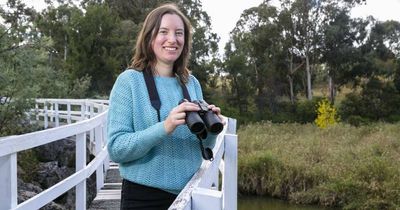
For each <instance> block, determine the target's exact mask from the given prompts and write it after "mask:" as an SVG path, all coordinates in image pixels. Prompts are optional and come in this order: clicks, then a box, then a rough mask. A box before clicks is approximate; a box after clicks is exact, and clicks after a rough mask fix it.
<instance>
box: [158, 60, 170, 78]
mask: <svg viewBox="0 0 400 210" xmlns="http://www.w3.org/2000/svg"><path fill="white" fill-rule="evenodd" d="M155 68H156V69H155V70H156V72H157V74H158V75H159V76H161V77H173V76H174V73H173V71H172V68H173V66H172V65H165V64H160V63H157V65H156V67H155Z"/></svg>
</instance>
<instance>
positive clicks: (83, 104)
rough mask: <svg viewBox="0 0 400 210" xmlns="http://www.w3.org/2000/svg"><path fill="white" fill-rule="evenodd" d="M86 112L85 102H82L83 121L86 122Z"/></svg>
mask: <svg viewBox="0 0 400 210" xmlns="http://www.w3.org/2000/svg"><path fill="white" fill-rule="evenodd" d="M85 112H86V106H85V102H82V104H81V120H85Z"/></svg>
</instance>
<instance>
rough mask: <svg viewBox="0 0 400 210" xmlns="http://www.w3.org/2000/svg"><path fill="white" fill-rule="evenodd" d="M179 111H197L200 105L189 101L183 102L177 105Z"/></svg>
mask: <svg viewBox="0 0 400 210" xmlns="http://www.w3.org/2000/svg"><path fill="white" fill-rule="evenodd" d="M178 109H179V112H191V111H199V110H200V107H199V106H197V104H194V103H191V102H184V103H182V104H180V105H179V106H178Z"/></svg>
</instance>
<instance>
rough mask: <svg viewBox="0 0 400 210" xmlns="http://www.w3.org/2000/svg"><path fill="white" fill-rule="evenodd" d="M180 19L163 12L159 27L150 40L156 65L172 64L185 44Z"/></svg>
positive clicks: (183, 30) (182, 25) (183, 29)
mask: <svg viewBox="0 0 400 210" xmlns="http://www.w3.org/2000/svg"><path fill="white" fill-rule="evenodd" d="M184 27H185V26H184V24H183V21H182V19H181V18H180V17H179V16H178V15H176V14H165V15H163V17H162V19H161V24H160V29H159V30H158V32H157V36H156V38H155V39H154V40H153V42H152V47H153V51H154V54H155V56H156V59H157V65H167V66H171V67H172V66H173V65H174V62H175V61H176V60H177V59H178V58H179V56H180V55H181V53H182V49H183V46H184V45H185V28H184Z"/></svg>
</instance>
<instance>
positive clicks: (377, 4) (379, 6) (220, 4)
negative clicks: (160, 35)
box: [0, 0, 400, 54]
mask: <svg viewBox="0 0 400 210" xmlns="http://www.w3.org/2000/svg"><path fill="white" fill-rule="evenodd" d="M6 1H7V0H0V5H1V6H3V5H5V2H6ZM22 1H23V2H26V4H27V5H32V6H34V7H35V8H36V9H38V10H41V9H43V8H45V4H44V1H43V0H35V1H31V0H22ZM262 1H263V0H202V3H203V10H204V11H206V12H207V14H208V15H209V16H210V17H211V27H212V29H213V32H215V33H217V34H218V36H219V37H220V38H221V39H220V42H219V43H218V45H219V49H220V54H222V52H223V49H224V46H225V43H226V42H227V41H228V40H229V33H230V31H231V30H232V29H233V28H234V27H235V25H236V22H237V21H238V20H239V18H240V15H241V14H242V12H243V10H245V9H248V8H250V7H254V6H258V5H259V4H261V2H262ZM275 1H276V0H273V2H275ZM399 10H400V0H367V4H366V5H362V6H357V7H356V8H354V9H353V10H352V16H353V17H367V16H369V15H372V16H374V17H375V18H376V19H378V20H381V21H385V20H397V21H400V12H399Z"/></svg>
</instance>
